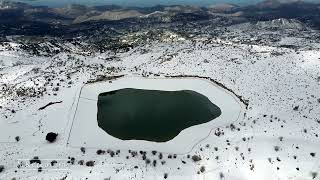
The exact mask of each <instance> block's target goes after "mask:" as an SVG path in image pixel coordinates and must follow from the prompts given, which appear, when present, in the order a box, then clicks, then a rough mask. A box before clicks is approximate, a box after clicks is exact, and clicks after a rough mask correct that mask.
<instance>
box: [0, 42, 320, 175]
mask: <svg viewBox="0 0 320 180" xmlns="http://www.w3.org/2000/svg"><path fill="white" fill-rule="evenodd" d="M208 42H209V43H208ZM111 56H113V57H114V56H116V57H117V58H115V60H108V57H111ZM112 75H126V76H149V77H158V75H160V76H165V75H195V76H202V77H210V78H211V79H214V80H215V81H217V82H219V83H222V84H223V85H224V86H225V87H227V88H229V89H231V90H232V91H233V92H234V93H235V94H237V95H238V96H241V97H242V98H243V99H245V100H247V101H248V102H249V106H248V108H247V109H246V110H245V112H244V113H245V116H244V118H242V119H239V120H238V121H237V122H235V123H233V124H228V125H225V126H223V127H219V128H216V129H214V133H211V134H210V136H209V137H208V138H206V139H205V140H203V141H201V143H199V144H197V146H196V147H194V148H193V150H192V151H191V152H189V153H188V154H189V155H190V156H188V154H184V155H175V154H174V152H165V153H164V152H156V154H155V155H153V153H152V152H150V151H147V152H146V159H145V160H143V155H142V154H141V153H140V152H139V151H138V152H137V153H135V152H134V151H133V150H130V147H128V149H119V150H120V151H118V149H113V148H112V147H114V146H113V144H110V146H108V147H106V149H103V150H105V151H107V150H109V151H107V152H106V153H105V154H100V155H97V153H96V152H97V150H98V149H97V148H89V147H85V146H84V149H85V153H83V152H81V150H80V148H79V147H72V146H68V145H67V141H68V137H69V136H68V128H69V127H70V123H71V122H70V119H72V118H70V117H71V116H72V115H73V113H74V111H75V110H74V109H73V108H74V107H75V106H74V103H75V102H76V99H77V97H78V95H79V93H80V89H81V87H82V86H83V83H85V82H87V81H88V80H90V79H96V78H97V77H103V76H112ZM0 89H1V92H0V106H1V107H0V113H1V116H0V141H1V145H0V154H1V155H0V165H3V166H4V168H5V169H4V170H3V172H1V174H0V179H12V178H14V177H15V178H17V179H49V177H50V178H51V179H86V178H88V179H105V178H110V179H116V180H118V179H164V177H165V173H167V174H168V178H167V179H174V180H176V179H183V180H185V179H194V180H199V179H205V180H211V179H228V180H251V179H252V180H257V179H259V180H271V179H276V180H277V179H281V180H283V179H290V180H291V179H297V180H302V179H303V180H304V179H319V177H320V175H319V173H320V158H319V156H320V142H319V141H320V137H319V133H320V52H319V50H317V49H315V50H312V49H310V50H291V49H286V48H275V47H267V46H257V45H244V44H234V43H219V42H214V41H201V40H199V41H197V42H195V41H194V42H191V41H185V42H176V43H174V42H173V43H153V44H149V45H145V46H142V47H138V48H134V49H132V50H130V51H129V52H125V53H118V54H112V53H103V54H95V55H92V56H83V55H78V54H65V53H61V54H58V55H56V56H54V57H32V56H31V57H30V56H28V55H26V54H23V53H21V52H20V53H17V52H16V51H9V50H8V51H1V53H0ZM58 101H62V103H58V104H54V105H51V106H48V107H47V108H45V109H43V110H39V108H40V107H43V106H44V105H46V104H48V103H49V102H58ZM51 131H52V132H56V133H58V134H59V135H58V139H57V141H56V142H55V143H52V144H50V143H48V142H46V140H45V136H46V133H48V132H51ZM83 131H84V132H85V131H86V130H83ZM86 133H88V132H86ZM16 136H19V137H20V140H19V141H18V142H17V141H16V138H15V137H16ZM141 148H142V149H141V151H146V150H145V149H143V147H141ZM84 149H82V150H84ZM129 150H130V151H129ZM155 150H157V149H155ZM113 153H114V154H113ZM142 153H143V152H142ZM160 153H161V154H162V155H160ZM194 155H197V156H199V157H201V160H200V161H196V162H194V161H193V160H192V158H191V157H192V156H194ZM34 156H38V157H39V159H40V160H41V162H42V163H41V164H40V165H37V166H41V167H43V168H42V171H41V172H38V170H37V166H36V164H32V165H33V167H34V166H36V169H34V168H32V167H30V166H28V165H29V160H30V159H32V158H33V157H34ZM147 159H149V160H150V163H149V161H148V160H147ZM53 160H56V161H58V162H60V163H58V164H56V165H55V166H53V167H52V166H51V165H50V162H51V161H53ZM81 160H83V161H84V165H80V164H81V162H82V161H81ZM91 160H92V161H95V163H94V164H95V165H94V166H92V167H91V166H86V162H87V161H91ZM154 160H155V161H154ZM68 161H69V162H68ZM73 162H74V164H73ZM154 162H155V165H154ZM46 164H49V166H48V167H46ZM200 170H202V172H201V171H200Z"/></svg>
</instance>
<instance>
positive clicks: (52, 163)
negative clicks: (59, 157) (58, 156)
mask: <svg viewBox="0 0 320 180" xmlns="http://www.w3.org/2000/svg"><path fill="white" fill-rule="evenodd" d="M57 163H58V162H57V161H56V160H53V161H51V162H50V164H51V166H54V165H55V164H57Z"/></svg>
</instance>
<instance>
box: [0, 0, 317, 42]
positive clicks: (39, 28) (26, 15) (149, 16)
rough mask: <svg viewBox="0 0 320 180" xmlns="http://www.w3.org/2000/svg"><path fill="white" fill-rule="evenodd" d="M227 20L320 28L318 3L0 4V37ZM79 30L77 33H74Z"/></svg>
mask: <svg viewBox="0 0 320 180" xmlns="http://www.w3.org/2000/svg"><path fill="white" fill-rule="evenodd" d="M217 17H220V18H222V17H223V18H229V20H228V21H230V22H232V23H236V22H244V21H246V22H258V21H269V20H274V19H280V18H287V19H296V20H299V21H300V22H303V23H305V24H307V25H308V26H311V27H313V28H320V3H319V4H315V3H308V2H303V1H299V0H291V1H288V0H286V1H284V2H283V1H281V0H266V1H263V2H261V3H258V4H255V5H250V6H245V7H240V6H237V5H234V4H217V5H212V6H209V7H197V6H183V5H176V6H160V5H159V6H154V7H146V8H141V7H126V8H124V7H120V6H115V5H106V6H92V7H89V6H84V5H76V4H74V5H70V6H66V7H62V8H49V7H45V6H31V5H28V4H25V3H19V2H12V1H0V35H2V36H3V35H14V34H24V35H29V34H33V33H38V34H40V35H45V34H50V35H54V34H61V33H63V32H65V29H66V28H67V29H68V30H70V28H71V29H72V30H73V31H79V30H81V29H83V28H84V29H87V28H88V27H84V26H86V25H88V24H92V23H94V24H96V23H106V24H110V23H111V24H112V23H113V22H115V21H117V22H119V21H121V22H125V21H127V22H129V23H135V22H137V23H176V22H180V23H184V22H192V21H210V20H211V19H215V18H217ZM76 28H78V29H76Z"/></svg>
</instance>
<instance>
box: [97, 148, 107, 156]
mask: <svg viewBox="0 0 320 180" xmlns="http://www.w3.org/2000/svg"><path fill="white" fill-rule="evenodd" d="M105 153H106V151H105V150H101V149H99V150H97V154H98V155H102V154H105Z"/></svg>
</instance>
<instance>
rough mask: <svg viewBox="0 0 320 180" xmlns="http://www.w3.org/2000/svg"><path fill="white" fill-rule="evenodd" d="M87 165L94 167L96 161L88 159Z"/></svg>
mask: <svg viewBox="0 0 320 180" xmlns="http://www.w3.org/2000/svg"><path fill="white" fill-rule="evenodd" d="M86 166H88V167H93V166H94V161H87V162H86Z"/></svg>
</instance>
